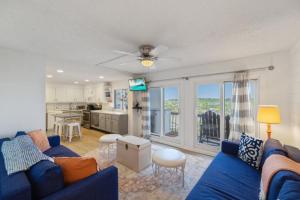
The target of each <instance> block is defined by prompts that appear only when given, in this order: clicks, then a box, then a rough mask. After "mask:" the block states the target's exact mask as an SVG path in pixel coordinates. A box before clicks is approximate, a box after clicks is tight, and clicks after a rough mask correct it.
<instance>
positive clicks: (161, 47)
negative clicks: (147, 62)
mask: <svg viewBox="0 0 300 200" xmlns="http://www.w3.org/2000/svg"><path fill="white" fill-rule="evenodd" d="M168 49H169V48H168V47H167V46H164V45H158V46H157V47H155V48H154V49H152V51H151V55H154V56H158V54H161V53H163V52H165V51H168Z"/></svg>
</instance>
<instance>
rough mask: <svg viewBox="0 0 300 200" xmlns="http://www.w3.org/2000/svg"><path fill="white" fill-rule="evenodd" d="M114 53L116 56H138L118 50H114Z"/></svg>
mask: <svg viewBox="0 0 300 200" xmlns="http://www.w3.org/2000/svg"><path fill="white" fill-rule="evenodd" d="M113 52H114V53H117V54H122V55H126V56H138V54H137V53H138V52H135V53H131V52H127V51H119V50H114V51H113Z"/></svg>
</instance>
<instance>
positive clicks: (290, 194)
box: [277, 180, 300, 200]
mask: <svg viewBox="0 0 300 200" xmlns="http://www.w3.org/2000/svg"><path fill="white" fill-rule="evenodd" d="M277 199H280V200H295V199H300V181H292V180H289V181H286V182H284V184H283V186H282V187H281V190H280V192H279V195H278V197H277Z"/></svg>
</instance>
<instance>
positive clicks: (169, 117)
mask: <svg viewBox="0 0 300 200" xmlns="http://www.w3.org/2000/svg"><path fill="white" fill-rule="evenodd" d="M149 93H150V113H151V116H150V117H151V133H152V134H153V135H156V136H161V137H166V138H170V139H172V138H174V139H176V138H178V137H179V127H180V120H179V119H180V103H179V102H180V101H179V98H180V97H179V87H178V86H166V87H153V88H150V91H149Z"/></svg>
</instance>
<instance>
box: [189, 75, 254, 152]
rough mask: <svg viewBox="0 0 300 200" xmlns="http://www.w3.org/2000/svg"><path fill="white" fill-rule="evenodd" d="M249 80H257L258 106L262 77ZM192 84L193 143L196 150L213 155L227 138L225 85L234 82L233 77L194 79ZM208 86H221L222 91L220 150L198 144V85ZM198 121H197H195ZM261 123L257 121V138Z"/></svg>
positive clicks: (252, 76)
mask: <svg viewBox="0 0 300 200" xmlns="http://www.w3.org/2000/svg"><path fill="white" fill-rule="evenodd" d="M249 79H250V80H255V81H256V82H255V87H256V88H255V89H256V90H255V95H256V96H255V101H256V104H257V105H256V106H258V105H259V102H260V75H258V74H252V75H249ZM190 80H191V82H192V85H193V92H192V94H193V109H194V113H193V119H194V120H193V132H194V133H193V135H194V141H193V144H194V147H195V148H196V149H199V150H204V151H209V152H213V153H216V152H218V151H219V150H220V148H221V142H222V141H223V140H224V136H225V130H224V121H225V119H224V117H225V116H224V113H225V105H224V92H225V91H224V89H225V88H224V83H225V82H232V81H233V75H220V76H214V77H211V76H208V77H201V78H193V79H190ZM208 84H219V85H220V86H221V87H220V88H221V90H220V97H221V99H220V104H221V105H220V106H221V109H220V111H221V112H220V130H221V131H220V145H219V146H218V148H215V147H212V146H209V145H205V144H199V142H198V135H197V134H198V133H197V113H196V112H197V110H196V109H197V86H198V85H208ZM256 113H257V108H256V109H255V113H254V115H255V117H254V119H256ZM195 119H196V120H195ZM259 127H260V126H259V123H257V122H256V121H255V132H256V137H259V136H260V128H259Z"/></svg>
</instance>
